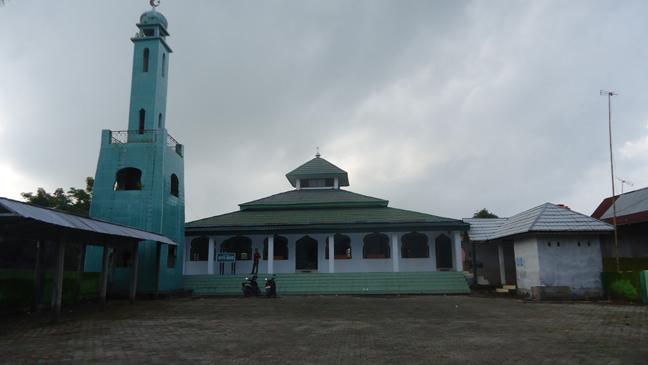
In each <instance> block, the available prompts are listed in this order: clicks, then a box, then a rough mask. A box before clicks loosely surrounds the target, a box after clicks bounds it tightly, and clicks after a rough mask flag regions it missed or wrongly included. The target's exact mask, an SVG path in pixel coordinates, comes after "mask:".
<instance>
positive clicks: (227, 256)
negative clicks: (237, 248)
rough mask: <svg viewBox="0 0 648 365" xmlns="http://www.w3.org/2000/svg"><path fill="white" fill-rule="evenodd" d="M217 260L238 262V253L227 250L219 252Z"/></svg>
mask: <svg viewBox="0 0 648 365" xmlns="http://www.w3.org/2000/svg"><path fill="white" fill-rule="evenodd" d="M216 261H218V262H236V253H234V252H225V253H217V254H216Z"/></svg>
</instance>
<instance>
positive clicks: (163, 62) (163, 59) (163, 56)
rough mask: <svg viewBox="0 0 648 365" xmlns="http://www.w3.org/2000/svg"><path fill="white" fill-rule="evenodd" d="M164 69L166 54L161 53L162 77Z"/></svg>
mask: <svg viewBox="0 0 648 365" xmlns="http://www.w3.org/2000/svg"><path fill="white" fill-rule="evenodd" d="M165 68H166V53H162V77H164V69H165Z"/></svg>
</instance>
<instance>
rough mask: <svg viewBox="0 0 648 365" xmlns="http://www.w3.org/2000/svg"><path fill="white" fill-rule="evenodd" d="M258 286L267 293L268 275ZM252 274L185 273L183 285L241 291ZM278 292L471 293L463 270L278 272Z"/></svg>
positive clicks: (201, 290) (203, 291)
mask: <svg viewBox="0 0 648 365" xmlns="http://www.w3.org/2000/svg"><path fill="white" fill-rule="evenodd" d="M271 276H272V275H268V274H259V279H258V283H259V287H260V288H261V291H262V292H263V293H265V278H270V277H271ZM246 277H250V275H185V276H184V277H183V282H184V289H191V290H193V295H196V296H201V295H241V294H242V291H241V283H242V282H245V281H246V280H245V278H246ZM276 282H277V294H278V295H336V294H341V295H356V294H365V295H372V294H373V295H378V294H470V288H469V287H468V282H467V281H466V278H465V276H464V275H463V273H462V272H455V271H443V272H441V271H433V272H388V273H335V274H328V273H317V274H313V273H311V274H277V277H276Z"/></svg>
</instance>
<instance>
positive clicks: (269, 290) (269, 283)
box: [266, 274, 277, 298]
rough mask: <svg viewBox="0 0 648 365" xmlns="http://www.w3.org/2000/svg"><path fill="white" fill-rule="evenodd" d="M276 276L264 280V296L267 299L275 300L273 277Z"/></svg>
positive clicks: (275, 292) (275, 289)
mask: <svg viewBox="0 0 648 365" xmlns="http://www.w3.org/2000/svg"><path fill="white" fill-rule="evenodd" d="M276 276H277V275H276V274H275V275H272V277H271V278H270V279H268V278H266V296H267V297H268V298H275V297H276V296H277V284H276V283H275V277H276Z"/></svg>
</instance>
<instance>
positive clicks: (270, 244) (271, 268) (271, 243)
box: [268, 180, 299, 274]
mask: <svg viewBox="0 0 648 365" xmlns="http://www.w3.org/2000/svg"><path fill="white" fill-rule="evenodd" d="M297 181H299V180H297ZM268 274H274V234H273V235H270V236H268Z"/></svg>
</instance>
